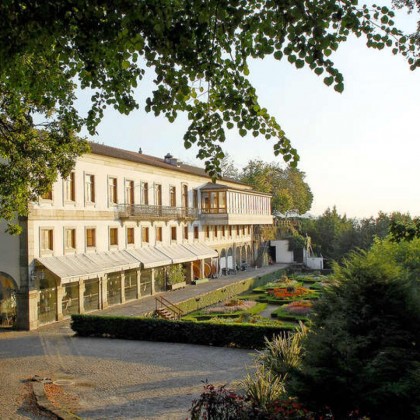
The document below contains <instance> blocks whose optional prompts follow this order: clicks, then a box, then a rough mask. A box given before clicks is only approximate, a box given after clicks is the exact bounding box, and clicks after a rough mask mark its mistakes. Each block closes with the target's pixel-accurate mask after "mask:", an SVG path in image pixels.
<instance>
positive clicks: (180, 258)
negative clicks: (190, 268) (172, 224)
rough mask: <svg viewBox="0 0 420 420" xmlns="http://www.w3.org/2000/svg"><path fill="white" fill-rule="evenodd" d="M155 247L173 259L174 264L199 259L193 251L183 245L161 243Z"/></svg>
mask: <svg viewBox="0 0 420 420" xmlns="http://www.w3.org/2000/svg"><path fill="white" fill-rule="evenodd" d="M155 248H156V249H158V250H159V251H160V252H162V253H163V254H165V255H167V256H168V257H169V258H170V259H171V260H172V263H173V264H180V263H183V262H188V261H195V260H197V259H198V258H197V256H196V255H195V254H194V253H192V252H191V251H189V250H188V249H187V248H185V247H183V246H182V245H167V246H164V245H161V246H156V247H155Z"/></svg>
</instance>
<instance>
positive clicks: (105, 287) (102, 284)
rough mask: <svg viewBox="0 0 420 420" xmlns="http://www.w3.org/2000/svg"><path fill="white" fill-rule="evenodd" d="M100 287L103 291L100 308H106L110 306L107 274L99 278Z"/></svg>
mask: <svg viewBox="0 0 420 420" xmlns="http://www.w3.org/2000/svg"><path fill="white" fill-rule="evenodd" d="M99 288H100V291H101V300H100V302H99V307H100V309H105V308H107V307H108V277H107V275H106V274H105V275H104V276H103V277H101V278H100V279H99Z"/></svg>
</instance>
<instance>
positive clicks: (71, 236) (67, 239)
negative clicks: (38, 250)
mask: <svg viewBox="0 0 420 420" xmlns="http://www.w3.org/2000/svg"><path fill="white" fill-rule="evenodd" d="M64 246H65V248H66V249H75V248H76V229H66V230H65V231H64Z"/></svg>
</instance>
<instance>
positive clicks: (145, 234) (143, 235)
mask: <svg viewBox="0 0 420 420" xmlns="http://www.w3.org/2000/svg"><path fill="white" fill-rule="evenodd" d="M141 241H142V242H143V243H149V228H148V227H144V226H143V227H142V228H141Z"/></svg>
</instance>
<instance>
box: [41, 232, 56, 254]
mask: <svg viewBox="0 0 420 420" xmlns="http://www.w3.org/2000/svg"><path fill="white" fill-rule="evenodd" d="M53 234H54V232H53V230H52V229H41V251H52V250H53V249H54V238H53Z"/></svg>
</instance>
